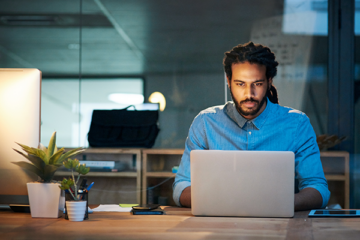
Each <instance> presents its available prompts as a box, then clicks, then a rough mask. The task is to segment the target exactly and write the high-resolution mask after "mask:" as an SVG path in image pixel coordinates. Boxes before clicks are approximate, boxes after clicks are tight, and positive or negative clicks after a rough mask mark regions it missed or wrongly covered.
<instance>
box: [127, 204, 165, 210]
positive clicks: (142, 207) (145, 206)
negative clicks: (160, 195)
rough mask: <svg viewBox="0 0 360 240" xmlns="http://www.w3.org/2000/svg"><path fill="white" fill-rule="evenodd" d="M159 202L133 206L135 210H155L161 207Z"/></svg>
mask: <svg viewBox="0 0 360 240" xmlns="http://www.w3.org/2000/svg"><path fill="white" fill-rule="evenodd" d="M159 207H160V205H159V204H140V205H138V206H133V207H132V209H133V210H153V209H157V208H159Z"/></svg>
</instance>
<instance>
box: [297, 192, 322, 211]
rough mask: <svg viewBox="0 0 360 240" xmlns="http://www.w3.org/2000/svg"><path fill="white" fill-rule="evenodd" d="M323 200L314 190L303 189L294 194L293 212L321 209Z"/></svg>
mask: <svg viewBox="0 0 360 240" xmlns="http://www.w3.org/2000/svg"><path fill="white" fill-rule="evenodd" d="M322 202H323V199H322V197H321V194H320V193H319V191H318V190H316V189H315V188H304V189H303V190H301V191H300V192H299V193H297V194H295V211H302V210H310V209H316V208H321V205H322Z"/></svg>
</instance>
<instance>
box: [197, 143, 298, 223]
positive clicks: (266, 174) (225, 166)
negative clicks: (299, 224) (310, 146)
mask: <svg viewBox="0 0 360 240" xmlns="http://www.w3.org/2000/svg"><path fill="white" fill-rule="evenodd" d="M294 162H295V161H294V153H293V152H287V151H222V150H193V151H191V153H190V168H191V210H192V214H193V215H199V216H242V217H293V216H294Z"/></svg>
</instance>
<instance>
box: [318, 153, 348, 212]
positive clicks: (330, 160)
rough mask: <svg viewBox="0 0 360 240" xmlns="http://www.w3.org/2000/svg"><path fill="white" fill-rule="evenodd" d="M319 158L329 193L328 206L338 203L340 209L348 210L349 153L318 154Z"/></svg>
mask: <svg viewBox="0 0 360 240" xmlns="http://www.w3.org/2000/svg"><path fill="white" fill-rule="evenodd" d="M320 158H321V162H322V165H323V170H324V173H325V178H326V180H327V181H328V186H329V190H330V192H331V197H330V200H329V203H328V205H330V204H336V203H338V204H340V206H341V207H342V208H350V202H349V195H350V178H349V153H348V152H342V151H328V152H320Z"/></svg>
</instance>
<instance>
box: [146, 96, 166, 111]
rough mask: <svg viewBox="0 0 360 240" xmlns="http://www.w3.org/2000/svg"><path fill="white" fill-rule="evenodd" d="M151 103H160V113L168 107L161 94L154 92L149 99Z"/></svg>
mask: <svg viewBox="0 0 360 240" xmlns="http://www.w3.org/2000/svg"><path fill="white" fill-rule="evenodd" d="M149 102H151V103H159V105H160V111H161V112H162V111H164V110H165V107H166V99H165V97H164V95H163V94H162V93H161V92H153V93H152V94H151V95H150V97H149Z"/></svg>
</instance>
